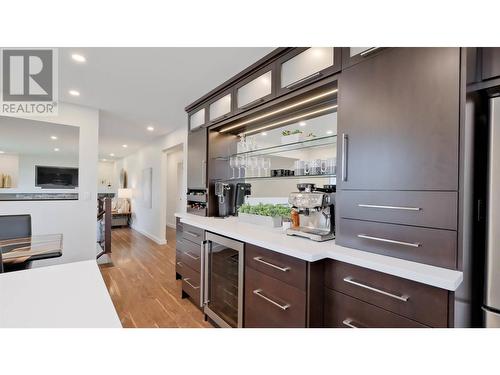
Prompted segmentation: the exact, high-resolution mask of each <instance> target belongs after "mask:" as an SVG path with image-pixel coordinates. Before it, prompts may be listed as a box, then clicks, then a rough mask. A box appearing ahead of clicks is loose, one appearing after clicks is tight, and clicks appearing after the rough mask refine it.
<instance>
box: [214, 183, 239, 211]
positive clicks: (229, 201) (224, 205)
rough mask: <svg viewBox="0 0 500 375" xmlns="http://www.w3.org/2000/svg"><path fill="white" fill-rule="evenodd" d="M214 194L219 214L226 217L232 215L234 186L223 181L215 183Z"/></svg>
mask: <svg viewBox="0 0 500 375" xmlns="http://www.w3.org/2000/svg"><path fill="white" fill-rule="evenodd" d="M215 195H216V196H217V204H218V207H219V216H220V217H227V216H231V215H234V187H233V185H231V184H227V183H225V182H216V183H215Z"/></svg>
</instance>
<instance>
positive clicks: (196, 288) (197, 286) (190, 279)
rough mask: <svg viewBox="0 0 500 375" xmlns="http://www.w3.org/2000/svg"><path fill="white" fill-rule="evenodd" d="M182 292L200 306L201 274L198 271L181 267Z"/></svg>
mask: <svg viewBox="0 0 500 375" xmlns="http://www.w3.org/2000/svg"><path fill="white" fill-rule="evenodd" d="M181 275H182V293H183V296H184V295H188V296H189V297H191V299H192V300H193V302H194V303H195V304H196V306H200V302H201V276H200V273H199V272H196V271H195V270H193V269H191V268H190V267H187V266H186V267H184V268H183V269H182V273H181Z"/></svg>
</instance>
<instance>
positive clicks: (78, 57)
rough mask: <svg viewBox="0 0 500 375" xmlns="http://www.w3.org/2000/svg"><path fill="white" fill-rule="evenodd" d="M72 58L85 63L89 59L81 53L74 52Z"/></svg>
mask: <svg viewBox="0 0 500 375" xmlns="http://www.w3.org/2000/svg"><path fill="white" fill-rule="evenodd" d="M71 58H72V59H73V60H75V61H76V62H79V63H84V62H85V61H87V59H86V58H85V56H83V55H79V54H78V53H74V54H72V55H71Z"/></svg>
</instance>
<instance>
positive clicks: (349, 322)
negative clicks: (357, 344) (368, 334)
mask: <svg viewBox="0 0 500 375" xmlns="http://www.w3.org/2000/svg"><path fill="white" fill-rule="evenodd" d="M353 323H354V321H353V320H352V319H344V320H343V321H342V324H343V325H345V326H347V327H349V328H360V327H358V326H356V325H354V324H353Z"/></svg>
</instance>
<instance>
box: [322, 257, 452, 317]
mask: <svg viewBox="0 0 500 375" xmlns="http://www.w3.org/2000/svg"><path fill="white" fill-rule="evenodd" d="M325 286H326V287H328V288H330V289H335V290H337V291H339V292H342V293H344V294H348V295H350V296H352V297H355V298H357V299H360V300H362V301H365V302H368V303H371V304H373V305H376V306H379V307H382V308H384V309H386V310H389V311H392V312H394V313H396V314H398V315H403V316H405V317H407V318H410V319H412V320H416V321H418V322H420V323H423V324H425V325H428V326H431V327H447V326H448V291H447V290H444V289H439V288H434V287H431V286H429V285H425V284H421V283H417V282H414V281H411V280H407V279H402V278H400V277H396V276H392V275H388V274H385V273H382V272H376V271H372V270H369V269H367V268H362V267H357V266H353V265H351V264H347V263H342V262H338V261H334V260H329V261H327V263H326V265H325ZM431 306H432V308H431Z"/></svg>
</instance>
